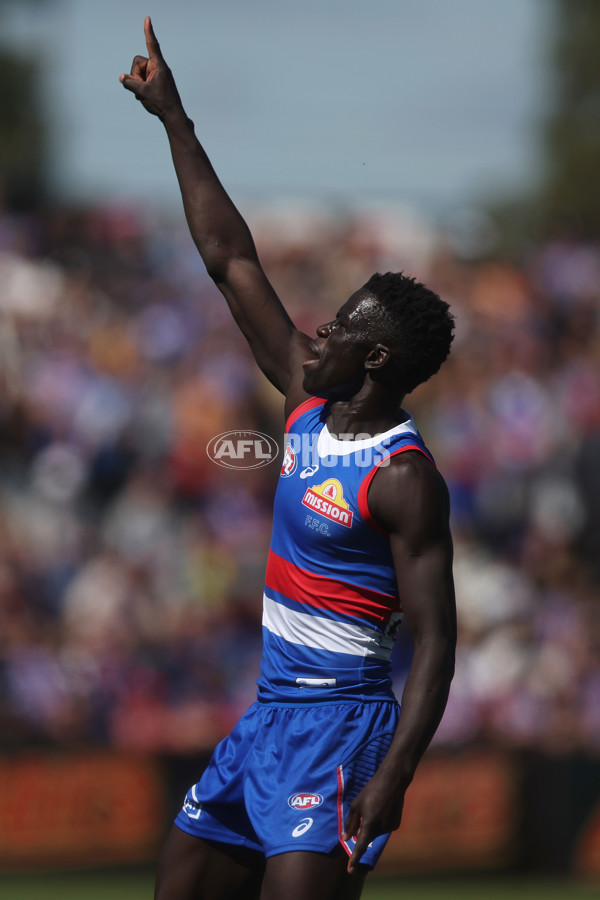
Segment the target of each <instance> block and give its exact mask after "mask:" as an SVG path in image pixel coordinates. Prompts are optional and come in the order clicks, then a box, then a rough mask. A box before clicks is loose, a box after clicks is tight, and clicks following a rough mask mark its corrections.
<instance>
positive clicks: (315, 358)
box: [302, 344, 320, 366]
mask: <svg viewBox="0 0 600 900" xmlns="http://www.w3.org/2000/svg"><path fill="white" fill-rule="evenodd" d="M308 349H309V350H310V352H311V353H313V354H314V356H312V357H311V358H310V359H305V360H304V362H303V363H302V365H303V366H310V365H311V363H317V362H319V359H320V356H319V354H318V353H317V351H316V349H315V347H314V344H309V345H308Z"/></svg>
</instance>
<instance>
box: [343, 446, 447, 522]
mask: <svg viewBox="0 0 600 900" xmlns="http://www.w3.org/2000/svg"><path fill="white" fill-rule="evenodd" d="M407 450H418V451H419V452H420V453H422V454H423V456H425V457H426V458H427V459H428V460H429V462H430V463H431V464H432V466H435V463H434V461H433V457H432V456H431V455H430V454H429V453H428V452H427V450H425V449H424V448H423V447H421V446H420V445H419V444H405V445H404V447H399V448H398V449H397V450H394V451H393V453H390V454H389V456H386V457H385V459H391V458H392V456H398V454H399V453H405V452H406V451H407ZM385 459H382V460H381V462H378V463H377V465H375V466H373V468H372V469H371V471H370V472H369V473H368V474H367V475H365V477H364V479H363V481H362V483H361V485H360V488H359V489H358V511H359V513H360V514H361V516H362V517H363V519H364V521H365V522H366V523H367V525H370V526H371V528H373V530H374V531H377V532H378V534H388V532H387V531H386V530H385V528H382V527H381V525H378V524H377V522H376V521H375V519H374V518H373V516H372V515H371V510H370V509H369V503H368V499H367V498H368V494H369V488H370V487H371V482H372V481H373V478H374V477H375V473H376V472H377V470H378V469H379V467H380V466H381V465H382V463H383V462H385Z"/></svg>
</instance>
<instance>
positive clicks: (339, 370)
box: [304, 272, 454, 399]
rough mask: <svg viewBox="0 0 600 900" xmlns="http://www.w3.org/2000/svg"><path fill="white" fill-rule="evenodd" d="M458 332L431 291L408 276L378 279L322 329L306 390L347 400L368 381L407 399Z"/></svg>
mask: <svg viewBox="0 0 600 900" xmlns="http://www.w3.org/2000/svg"><path fill="white" fill-rule="evenodd" d="M453 328H454V321H453V318H452V316H451V314H450V312H449V307H448V304H447V303H445V302H444V301H443V300H441V299H440V298H439V297H438V295H437V294H435V293H434V292H433V291H431V290H429V288H426V287H425V286H424V285H423V284H420V283H419V282H418V281H415V279H414V278H410V277H408V276H406V275H404V274H402V273H393V272H388V273H386V274H385V275H380V274H375V275H373V276H372V277H371V278H370V279H369V280H368V281H367V282H366V284H364V285H363V286H362V287H361V288H360V289H359V290H358V291H356V292H355V293H354V294H352V296H351V297H350V298H349V299H348V300H347V301H346V303H344V305H343V306H342V307H341V309H340V310H339V312H338V313H337V315H336V317H335V319H334V320H333V321H331V322H328V323H326V324H325V325H320V326H319V328H317V338H316V340H315V341H313V343H312V344H311V350H312V351H313V352H314V354H315V359H314V360H308V361H307V362H306V363H305V364H304V388H305V390H307V391H308V392H309V393H314V394H318V395H319V396H323V397H329V398H330V399H344V398H348V397H351V396H353V395H354V394H355V393H356V392H357V391H358V390H360V389H361V387H362V386H363V384H364V383H365V378H366V377H367V376H368V378H369V379H370V380H371V381H373V382H377V383H379V384H382V385H384V386H385V387H386V388H387V389H388V390H389V391H390V392H391V393H392V394H394V395H396V396H397V397H400V398H401V397H403V396H404V395H405V394H407V393H409V392H410V391H412V390H414V388H415V387H416V386H417V385H418V384H421V383H422V382H424V381H427V379H428V378H430V377H431V376H432V375H434V374H435V373H436V372H437V371H438V369H439V368H440V366H441V365H442V363H443V362H444V360H445V359H446V357H447V356H448V353H449V351H450V344H451V343H452V336H453V335H452V333H453Z"/></svg>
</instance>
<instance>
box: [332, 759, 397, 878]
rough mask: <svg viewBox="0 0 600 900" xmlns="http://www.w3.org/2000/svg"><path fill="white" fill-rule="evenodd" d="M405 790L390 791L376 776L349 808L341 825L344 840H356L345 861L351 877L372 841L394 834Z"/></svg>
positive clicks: (388, 785)
mask: <svg viewBox="0 0 600 900" xmlns="http://www.w3.org/2000/svg"><path fill="white" fill-rule="evenodd" d="M404 792H405V789H404V788H402V789H393V787H392V786H391V785H390V784H389V781H388V779H386V778H384V777H383V776H382V775H381V774H380V773H377V774H376V775H374V776H373V778H372V779H371V780H370V781H369V782H367V784H366V785H365V786H364V788H363V789H362V791H361V792H360V794H359V795H358V797H356V798H355V799H354V800H353V801H352V803H351V805H350V811H349V812H348V816H347V818H346V822H345V823H344V834H343V838H344V840H345V841H349V840H350V839H351V838H353V837H354V838H356V843H355V845H354V850H353V851H352V855H351V857H350V859H349V860H348V872H349V873H350V874H352V872H353V871H354V870H355V868H356V866H357V865H358V864H359V862H360V860H361V857H362V855H363V853H364V852H365V850H366V849H367V847H368V846H369V844H370V843H371V841H372V840H374V839H375V838H376V837H378V836H379V835H380V834H387V832H389V831H395V829H396V828H398V827H399V825H400V822H401V820H402V809H403V806H404Z"/></svg>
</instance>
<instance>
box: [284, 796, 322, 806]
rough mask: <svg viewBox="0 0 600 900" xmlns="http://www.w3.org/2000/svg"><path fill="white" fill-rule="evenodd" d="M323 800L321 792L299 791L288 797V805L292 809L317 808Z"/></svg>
mask: <svg viewBox="0 0 600 900" xmlns="http://www.w3.org/2000/svg"><path fill="white" fill-rule="evenodd" d="M322 802H323V798H322V797H321V795H320V794H311V793H304V792H302V793H299V794H292V796H291V797H288V806H291V807H292V809H316V808H317V806H320V805H321V803H322Z"/></svg>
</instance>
